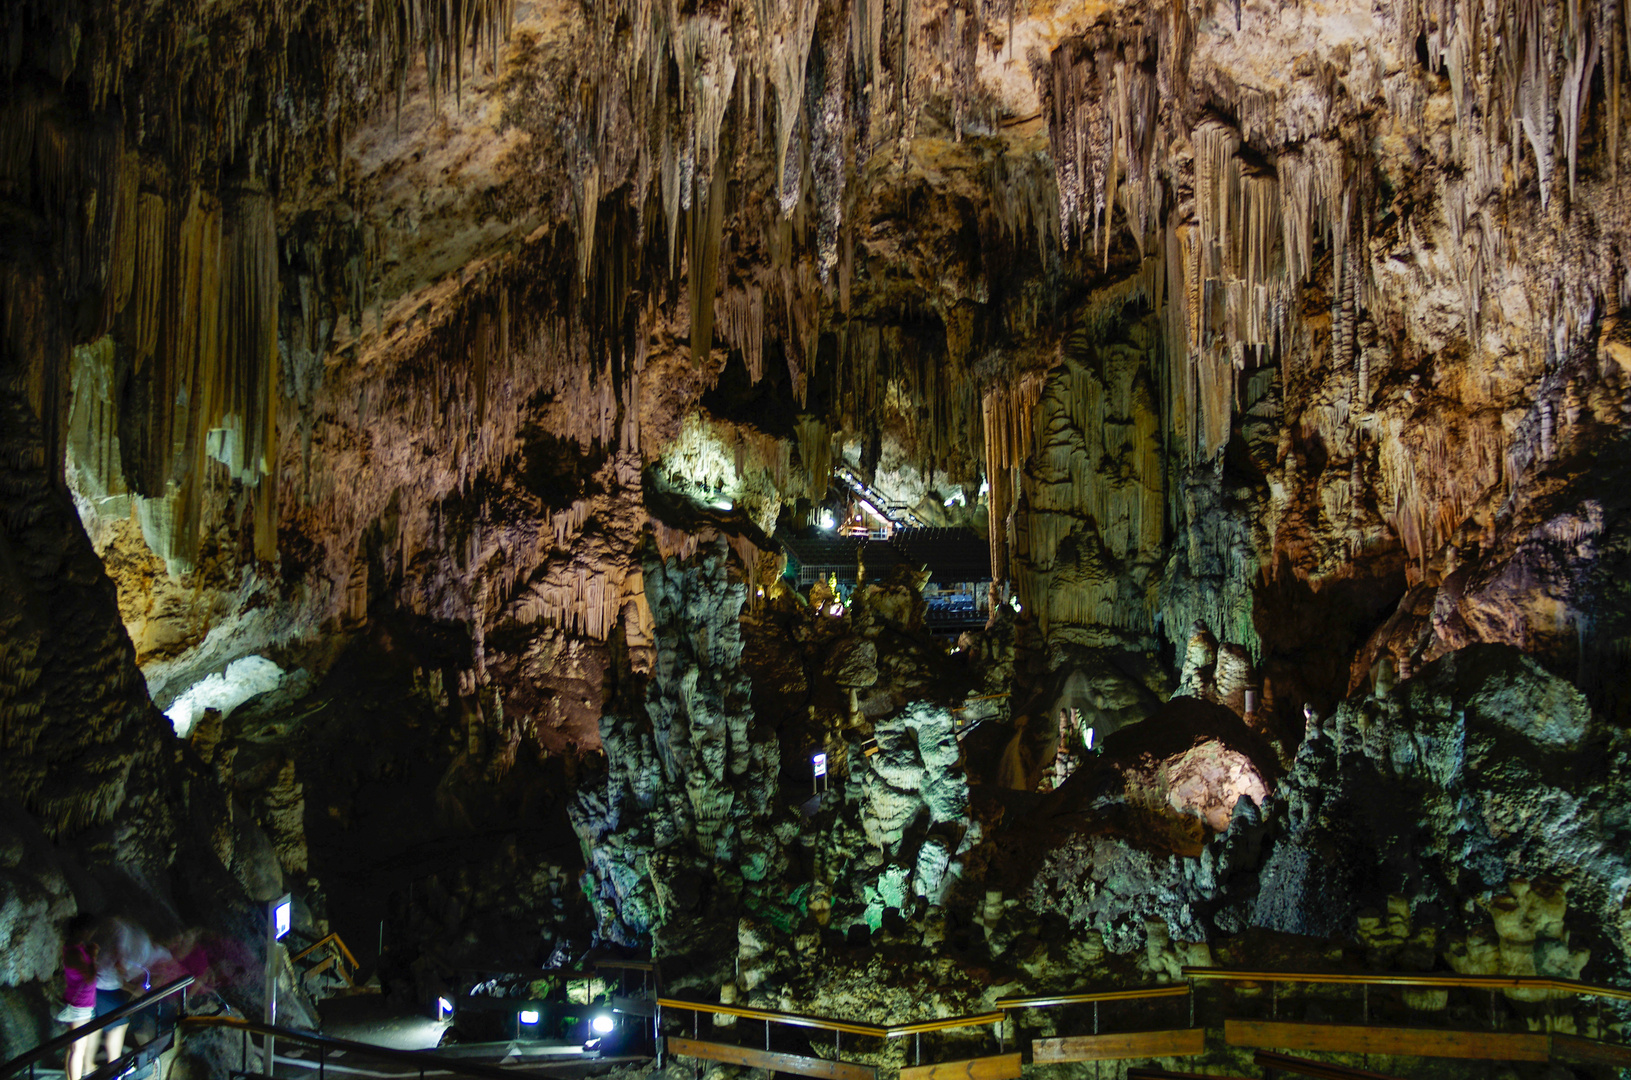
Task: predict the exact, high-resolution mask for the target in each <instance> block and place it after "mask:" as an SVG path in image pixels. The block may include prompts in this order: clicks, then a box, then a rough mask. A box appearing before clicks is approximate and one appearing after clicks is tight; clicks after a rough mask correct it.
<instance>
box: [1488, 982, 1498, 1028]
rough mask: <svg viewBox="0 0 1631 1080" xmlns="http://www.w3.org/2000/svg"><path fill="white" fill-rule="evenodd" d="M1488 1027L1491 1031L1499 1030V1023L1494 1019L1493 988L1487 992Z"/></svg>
mask: <svg viewBox="0 0 1631 1080" xmlns="http://www.w3.org/2000/svg"><path fill="white" fill-rule="evenodd" d="M1489 1029H1490V1030H1491V1031H1499V1030H1500V1024H1499V1023H1497V1022H1496V1019H1495V991H1493V990H1491V991H1490V992H1489Z"/></svg>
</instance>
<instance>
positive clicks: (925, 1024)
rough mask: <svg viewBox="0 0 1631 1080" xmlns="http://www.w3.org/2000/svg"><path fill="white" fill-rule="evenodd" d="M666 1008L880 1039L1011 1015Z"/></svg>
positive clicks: (679, 1003)
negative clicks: (870, 1020)
mask: <svg viewBox="0 0 1631 1080" xmlns="http://www.w3.org/2000/svg"><path fill="white" fill-rule="evenodd" d="M657 1004H658V1005H659V1006H661V1007H662V1008H664V1009H687V1010H689V1011H691V1012H694V1013H707V1014H710V1015H713V1016H729V1017H734V1018H739V1019H743V1020H764V1021H767V1022H769V1023H772V1024H786V1025H788V1026H789V1027H803V1028H814V1029H816V1030H818V1031H836V1032H842V1033H843V1034H845V1035H871V1036H873V1037H874V1038H878V1039H898V1038H900V1037H901V1036H903V1035H926V1034H928V1033H929V1032H933V1031H954V1030H956V1029H958V1028H970V1027H984V1026H986V1025H988V1024H1000V1023H1002V1021H1003V1020H1005V1019H1007V1016H1008V1013H1007V1012H1006V1011H1005V1010H999V1011H996V1012H988V1013H979V1014H977V1015H974V1016H949V1017H944V1018H942V1019H938V1020H919V1021H916V1022H914V1023H910V1024H890V1025H882V1024H863V1023H859V1022H857V1021H853V1020H835V1019H833V1018H831V1017H826V1016H805V1015H802V1014H800V1013H787V1012H781V1011H779V1010H777V1009H760V1008H755V1007H754V1006H752V1005H726V1004H722V1003H720V1002H715V1001H686V1000H684V999H683V998H666V997H660V998H658V999H657Z"/></svg>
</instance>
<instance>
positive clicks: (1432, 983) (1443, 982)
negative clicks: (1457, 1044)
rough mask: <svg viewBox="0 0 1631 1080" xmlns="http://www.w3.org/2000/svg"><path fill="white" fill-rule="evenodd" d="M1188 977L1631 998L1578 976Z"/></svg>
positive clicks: (1201, 973) (1188, 971) (1197, 971)
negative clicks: (1586, 981)
mask: <svg viewBox="0 0 1631 1080" xmlns="http://www.w3.org/2000/svg"><path fill="white" fill-rule="evenodd" d="M1183 975H1184V978H1186V979H1194V980H1196V981H1198V982H1199V981H1207V980H1211V981H1223V982H1266V983H1331V984H1343V985H1349V986H1361V985H1364V986H1410V987H1420V988H1423V989H1464V990H1551V991H1554V992H1557V993H1564V994H1574V995H1576V996H1578V997H1602V998H1614V999H1618V1000H1620V1001H1631V990H1627V989H1623V988H1621V987H1617V986H1597V985H1595V984H1593V983H1585V982H1580V981H1578V980H1576V979H1558V978H1553V977H1552V976H1549V975H1462V974H1458V973H1456V972H1453V971H1422V972H1415V971H1388V972H1370V971H1242V970H1237V969H1235V968H1212V967H1186V968H1184V969H1183Z"/></svg>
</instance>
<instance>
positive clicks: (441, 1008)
mask: <svg viewBox="0 0 1631 1080" xmlns="http://www.w3.org/2000/svg"><path fill="white" fill-rule="evenodd" d="M452 1015H453V1003H452V1002H451V1001H449V1000H447V998H445V997H439V998H437V999H436V1019H438V1020H446V1019H447V1018H448V1017H450V1016H452Z"/></svg>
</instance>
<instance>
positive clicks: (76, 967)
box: [57, 915, 100, 1080]
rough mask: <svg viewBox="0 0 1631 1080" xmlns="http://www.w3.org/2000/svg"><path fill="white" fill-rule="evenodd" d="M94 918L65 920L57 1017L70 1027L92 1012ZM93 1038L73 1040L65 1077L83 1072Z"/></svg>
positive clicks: (71, 1078)
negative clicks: (60, 998)
mask: <svg viewBox="0 0 1631 1080" xmlns="http://www.w3.org/2000/svg"><path fill="white" fill-rule="evenodd" d="M95 929H96V920H95V919H93V918H92V917H91V916H89V915H76V916H74V917H73V919H71V920H70V921H69V923H68V932H67V934H66V936H65V937H64V939H63V942H62V998H63V1007H62V1011H61V1012H59V1013H57V1019H58V1020H61V1021H62V1022H63V1023H65V1024H67V1025H68V1027H69V1028H70V1029H72V1028H76V1027H79V1026H81V1025H82V1024H84V1023H85V1021H87V1020H89V1019H90V1018H91V1016H92V1014H94V1013H95V1012H96V958H97V954H98V953H99V952H100V948H99V946H98V945H97V944H96V942H95V941H94V940H93V939H92V933H93V931H94V930H95ZM95 1041H96V1040H95V1039H94V1038H84V1039H79V1040H77V1041H75V1043H74V1044H73V1045H72V1046H70V1047H69V1048H68V1060H67V1061H66V1062H65V1063H64V1066H63V1068H64V1072H66V1073H67V1080H79V1078H80V1077H81V1076H84V1075H85V1063H86V1058H87V1057H88V1055H89V1052H90V1048H91V1043H93V1042H95Z"/></svg>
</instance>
